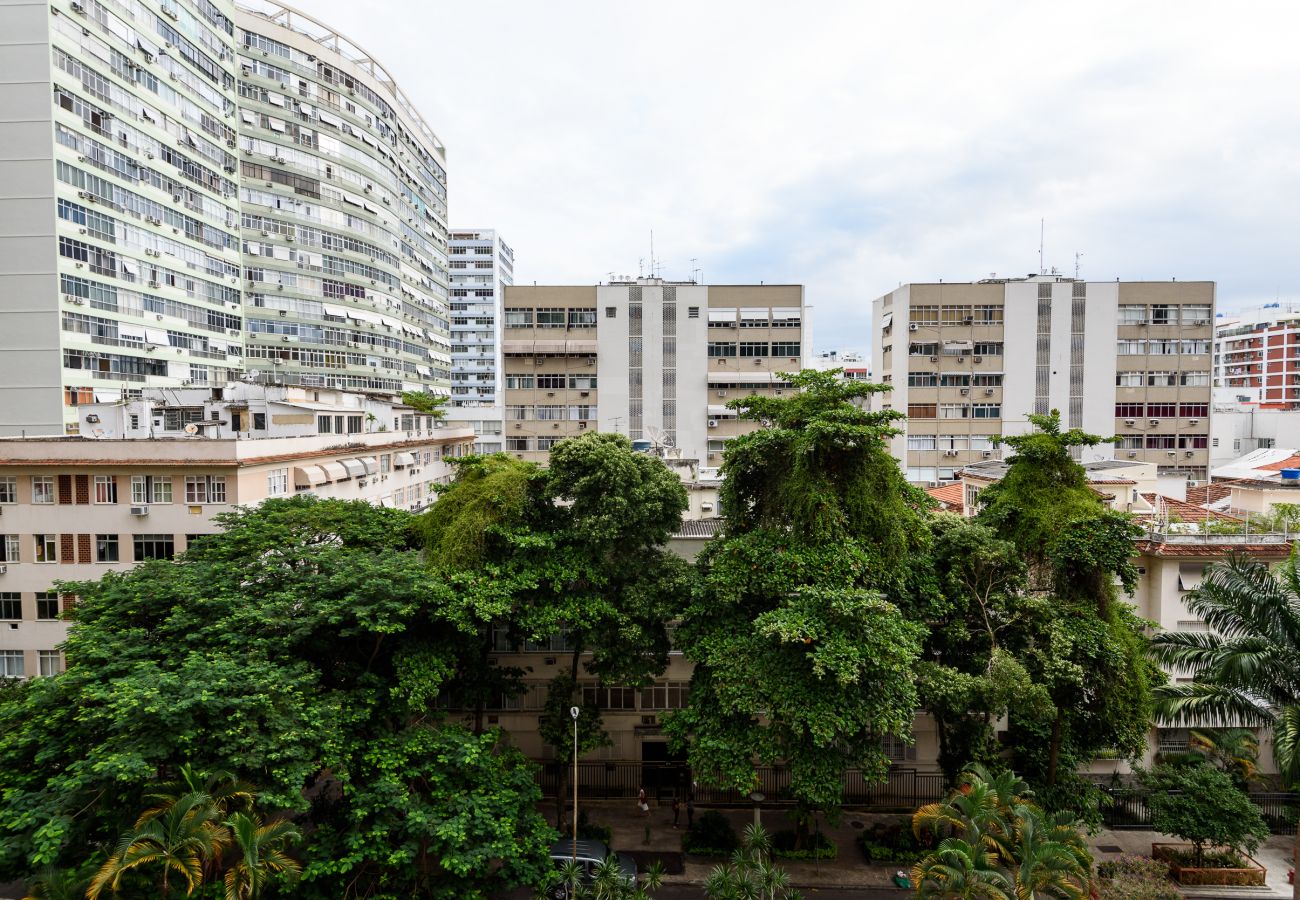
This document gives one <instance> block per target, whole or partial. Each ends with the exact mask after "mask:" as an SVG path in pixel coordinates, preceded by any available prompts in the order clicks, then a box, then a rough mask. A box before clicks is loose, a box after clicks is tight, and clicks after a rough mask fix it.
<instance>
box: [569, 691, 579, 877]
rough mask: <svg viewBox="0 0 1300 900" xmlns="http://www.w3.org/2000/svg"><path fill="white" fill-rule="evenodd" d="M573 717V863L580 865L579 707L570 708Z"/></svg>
mask: <svg viewBox="0 0 1300 900" xmlns="http://www.w3.org/2000/svg"><path fill="white" fill-rule="evenodd" d="M569 715H571V716H573V863H574V865H577V863H578V707H576V706H570V707H569Z"/></svg>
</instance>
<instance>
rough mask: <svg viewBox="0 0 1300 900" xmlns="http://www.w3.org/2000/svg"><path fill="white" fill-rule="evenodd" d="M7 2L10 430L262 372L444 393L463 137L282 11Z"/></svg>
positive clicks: (306, 380)
mask: <svg viewBox="0 0 1300 900" xmlns="http://www.w3.org/2000/svg"><path fill="white" fill-rule="evenodd" d="M250 3H251V5H249V6H247V7H239V8H237V7H236V6H235V4H234V3H231V2H229V0H139V2H136V3H132V4H127V5H120V4H106V3H103V2H100V0H54V2H53V3H49V4H35V3H30V2H23V0H0V53H3V58H4V60H5V65H4V66H3V68H2V69H0V84H2V85H3V90H0V291H3V293H4V296H5V298H6V299H5V304H4V308H3V309H2V310H0V434H23V433H26V434H54V433H65V432H66V433H72V432H74V431H75V428H76V424H77V421H78V417H77V414H76V407H77V406H79V405H81V404H85V403H93V402H96V401H97V400H103V399H116V398H119V397H121V396H123V392H132V391H139V390H140V389H141V388H144V387H147V386H170V387H181V386H186V385H196V386H201V385H214V386H220V385H223V384H225V383H227V382H228V381H230V380H232V379H233V378H235V377H236V376H237V374H238V373H239V372H240V371H242V370H245V369H247V368H259V369H260V368H270V367H272V366H274V367H276V368H277V369H278V370H279V378H280V380H282V381H293V382H297V383H303V384H312V385H316V386H321V387H324V386H333V387H350V388H368V389H384V390H399V389H402V388H404V387H405V388H414V389H426V390H434V391H436V392H441V393H445V392H446V390H447V388H448V385H449V371H448V369H449V357H448V349H449V344H448V341H447V310H446V285H447V274H446V172H445V169H444V157H445V152H444V150H443V147H442V144H441V142H439V141H438V139H437V138H436V136H434V134H433V132H432V131H431V130H430V129H429V128H428V126H427V125H426V124H425V123H424V122H423V120H422V119H421V118H420V116H419V114H418V113H417V112H416V111H415V110H414V108H413V107H412V106H411V104H410V102H409V101H408V100H407V98H406V97H405V95H404V94H403V93H402V92H401V90H400V89H399V88H398V87H397V85H396V84H395V83H394V81H393V79H392V78H391V76H390V75H389V74H388V73H387V72H386V71H385V70H384V69H383V68H382V67H380V66H379V65H378V64H377V63H375V62H374V61H373V59H372V58H371V57H370V56H369V54H366V53H365V52H364V51H362V50H361V49H360V48H358V47H356V46H355V45H354V44H352V43H351V42H349V41H348V40H347V39H346V38H344V37H343V36H341V35H339V34H338V33H337V32H334V31H331V30H330V29H328V28H327V27H326V26H324V25H321V24H320V23H318V22H316V21H315V20H312V19H310V18H309V17H306V16H303V15H302V14H300V13H297V12H295V11H292V10H289V9H288V8H287V7H282V6H279V5H278V4H275V3H269V2H263V0H256V2H253V0H250Z"/></svg>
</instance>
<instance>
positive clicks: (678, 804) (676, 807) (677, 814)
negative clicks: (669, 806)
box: [673, 794, 682, 828]
mask: <svg viewBox="0 0 1300 900" xmlns="http://www.w3.org/2000/svg"><path fill="white" fill-rule="evenodd" d="M681 817H682V798H681V797H679V796H678V795H676V794H673V827H674V828H676V827H677V821H678V820H679V819H680V818H681Z"/></svg>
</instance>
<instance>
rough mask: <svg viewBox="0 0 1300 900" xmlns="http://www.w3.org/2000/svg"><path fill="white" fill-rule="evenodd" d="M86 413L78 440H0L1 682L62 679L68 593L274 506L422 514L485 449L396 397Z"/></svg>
mask: <svg viewBox="0 0 1300 900" xmlns="http://www.w3.org/2000/svg"><path fill="white" fill-rule="evenodd" d="M78 413H79V415H80V417H81V422H80V424H81V425H83V426H84V427H83V429H82V433H81V435H80V436H76V437H71V436H59V437H34V438H6V439H0V676H4V675H10V676H31V675H46V674H51V673H52V672H55V671H58V670H59V667H60V666H61V665H62V661H61V659H60V656H59V651H58V649H57V648H58V645H59V644H60V643H61V642H62V641H63V639H64V637H65V636H66V634H67V625H66V624H65V623H64V622H62V621H59V620H58V618H57V617H58V614H59V612H60V611H61V610H62V609H63V608H65V607H66V605H67V604H68V603H70V602H72V600H73V598H70V597H67V596H62V597H61V596H59V595H58V594H57V593H55V591H54V589H53V583H54V582H55V581H59V580H83V579H84V580H91V579H97V578H101V577H102V576H103V575H104V574H106V573H107V572H113V571H122V570H124V569H128V568H130V567H131V566H132V565H133V564H134V563H137V562H140V561H142V560H146V559H157V558H170V557H171V556H173V555H174V554H176V553H181V552H183V551H184V550H185V548H186V547H187V546H188V545H189V543H190V542H191V541H192V540H194V539H195V538H197V537H199V536H200V535H204V534H210V533H212V532H214V531H216V530H217V528H216V527H215V525H214V524H213V522H212V517H213V516H215V515H217V514H218V513H222V512H228V511H230V510H231V509H233V508H234V507H235V506H236V505H251V504H256V503H259V502H261V501H262V500H265V499H267V498H268V497H288V496H295V495H297V494H308V493H309V494H313V495H316V496H319V497H329V498H341V499H348V500H365V501H368V502H370V503H374V504H376V505H380V506H388V507H393V508H400V509H410V510H413V511H414V510H420V509H423V508H424V507H425V506H427V505H428V504H430V503H432V502H433V499H434V493H433V491H434V486H435V485H439V484H447V483H449V482H450V480H451V478H452V474H453V473H452V468H451V465H450V463H449V461H448V460H450V459H451V458H454V457H457V456H463V455H465V454H467V453H469V452H470V451H471V448H472V445H473V434H472V432H470V431H469V429H467V428H456V427H450V426H443V425H442V424H441V423H438V422H436V421H435V420H433V419H432V418H430V417H428V416H424V415H420V414H418V413H415V411H414V410H412V409H411V408H410V407H405V406H402V405H401V404H400V403H395V402H393V401H392V400H391V399H390V398H389V399H386V398H382V397H374V396H364V395H360V394H351V393H343V392H338V391H330V390H318V389H311V388H300V387H275V386H270V387H264V386H257V385H243V384H231V385H228V386H226V387H224V388H211V389H196V388H188V389H183V390H158V389H152V390H147V391H146V392H145V395H144V396H143V397H141V398H136V399H132V400H128V401H125V402H119V403H103V404H88V405H85V406H81V407H79V408H78ZM381 429H382V430H381Z"/></svg>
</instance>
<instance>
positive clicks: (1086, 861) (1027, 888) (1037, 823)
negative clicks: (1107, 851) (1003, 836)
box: [1008, 806, 1092, 900]
mask: <svg viewBox="0 0 1300 900" xmlns="http://www.w3.org/2000/svg"><path fill="white" fill-rule="evenodd" d="M1066 815H1067V816H1068V815H1069V814H1068V813H1067V814H1066ZM1059 830H1060V829H1059V826H1057V825H1056V824H1054V822H1053V821H1052V820H1049V819H1045V818H1044V817H1043V816H1042V814H1041V813H1040V812H1039V811H1038V810H1037V809H1036V808H1034V807H1032V806H1020V807H1017V809H1016V827H1015V839H1014V842H1013V844H1012V848H1011V850H1012V855H1011V856H1010V857H1009V858H1008V859H1009V861H1011V862H1014V863H1015V868H1013V869H1012V870H1011V876H1012V880H1013V881H1014V882H1015V886H1016V897H1017V898H1020V900H1028V898H1032V897H1036V896H1043V897H1058V898H1064V900H1083V898H1085V897H1087V896H1088V886H1089V881H1090V878H1089V873H1090V871H1091V868H1092V857H1091V856H1090V855H1088V852H1087V850H1086V849H1085V848H1084V846H1083V840H1082V838H1080V837H1079V832H1078V830H1077V829H1076V828H1073V827H1071V828H1069V829H1068V831H1069V832H1070V834H1071V835H1072V837H1073V840H1072V841H1061V840H1058V839H1057V838H1058V837H1059V836H1060V835H1059V834H1058V832H1059Z"/></svg>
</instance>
